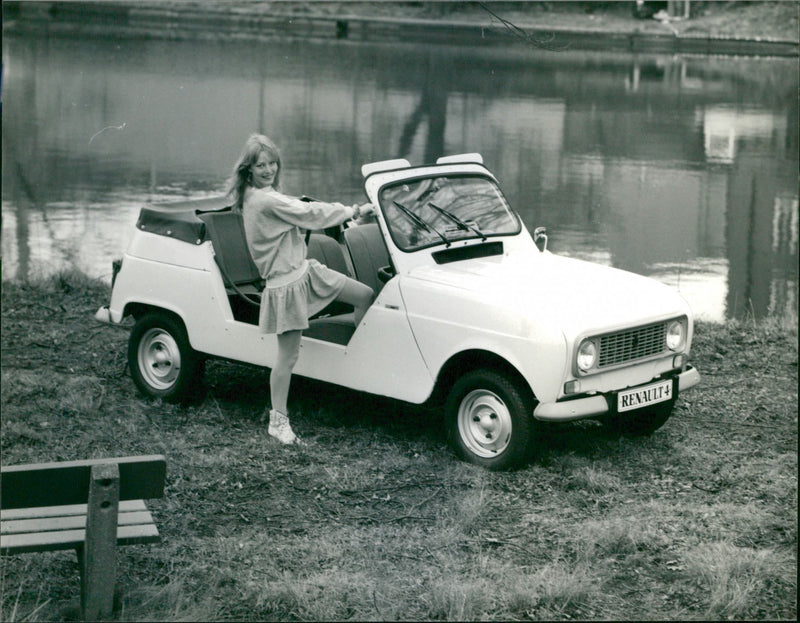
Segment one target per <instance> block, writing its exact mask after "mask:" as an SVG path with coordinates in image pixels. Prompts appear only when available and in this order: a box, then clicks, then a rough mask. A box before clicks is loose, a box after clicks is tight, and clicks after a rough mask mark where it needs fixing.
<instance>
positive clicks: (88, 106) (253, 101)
mask: <svg viewBox="0 0 800 623" xmlns="http://www.w3.org/2000/svg"><path fill="white" fill-rule="evenodd" d="M3 59H4V76H3V109H4V111H3V113H4V114H3V222H2V225H3V233H2V251H3V278H4V279H7V278H13V277H15V276H26V275H31V274H41V273H47V272H52V271H53V270H57V269H59V268H61V267H64V266H70V265H75V266H77V267H78V268H80V269H81V270H84V271H86V272H88V273H89V274H92V275H98V276H105V277H109V276H110V262H111V260H112V259H113V258H114V257H117V256H119V254H120V253H121V251H122V250H123V249H124V247H125V245H126V244H127V238H128V236H129V230H130V228H131V227H132V225H133V223H134V222H135V219H136V214H137V211H138V207H139V205H140V204H141V203H142V202H143V201H153V200H160V199H165V198H175V197H183V196H185V195H187V194H189V195H191V196H201V195H206V194H214V193H217V192H219V191H220V190H221V188H222V187H223V185H224V180H225V177H226V176H227V174H228V171H229V167H230V166H231V164H232V162H233V161H234V159H235V158H236V156H237V155H238V151H239V148H240V146H241V144H242V143H243V141H244V139H245V138H246V136H247V135H248V134H249V133H250V132H252V131H254V130H261V131H264V132H267V133H269V134H270V135H271V136H273V138H275V139H276V141H277V142H278V143H279V144H280V145H281V146H282V148H283V151H284V161H285V162H286V164H287V168H286V170H285V172H284V183H285V185H286V188H287V190H288V191H289V192H297V193H301V192H304V193H306V194H310V195H314V196H319V197H324V198H330V199H337V200H340V201H345V202H348V201H359V200H361V199H362V197H363V190H362V187H361V179H360V173H359V168H360V165H361V164H362V163H364V162H368V161H371V160H378V159H387V158H395V157H406V158H409V159H410V160H411V161H412V162H423V161H428V162H429V161H432V160H434V159H435V158H436V157H438V156H439V155H442V154H444V153H457V152H462V151H480V152H481V153H482V154H483V156H484V159H485V161H486V162H487V165H488V166H489V167H490V169H492V170H493V171H494V172H495V173H496V175H497V176H498V178H499V180H500V182H501V186H502V187H503V189H504V191H505V193H506V195H507V197H508V199H509V202H510V203H511V205H513V206H514V207H515V208H516V209H517V210H519V212H520V213H521V214H522V216H523V219H524V221H525V223H526V225H527V226H528V227H529V228H530V229H533V228H534V227H535V226H537V225H546V226H547V227H548V229H549V231H550V247H551V249H553V250H554V251H556V252H560V253H564V254H568V255H573V256H577V257H585V258H587V259H592V260H594V261H600V262H603V263H607V264H610V265H614V266H618V267H620V268H624V269H627V270H632V271H635V272H638V273H642V274H647V275H652V276H654V277H655V278H657V279H660V280H662V281H664V282H666V283H669V284H671V285H674V286H675V287H677V288H679V289H680V290H681V292H682V293H683V294H684V295H685V296H686V297H687V299H688V300H689V302H690V304H691V305H692V307H693V308H694V309H695V312H696V313H697V314H698V315H699V316H700V317H703V318H707V319H711V320H722V319H724V318H725V317H730V316H741V315H743V314H749V313H755V315H757V316H765V315H781V314H785V313H786V310H794V309H796V306H797V284H798V269H797V259H798V252H797V231H798V142H797V136H798V126H797V115H798V102H797V88H798V75H797V74H798V69H797V63H796V60H794V59H790V60H780V59H740V58H739V59H708V58H680V57H674V58H673V57H669V58H667V57H658V58H648V57H638V56H629V55H601V54H598V53H577V52H557V53H556V52H547V51H542V50H536V49H533V48H525V47H514V48H509V49H501V48H488V49H487V48H479V49H473V48H471V47H470V46H469V45H468V42H467V43H465V45H463V46H458V45H447V46H432V45H431V46H428V45H424V44H414V45H402V44H396V43H393V44H391V45H380V44H372V43H355V42H350V41H339V42H328V43H324V42H316V43H309V42H290V41H286V42H278V41H274V42H267V43H258V44H243V43H222V42H218V43H214V42H208V41H203V42H164V41H117V40H111V39H109V40H86V39H66V38H65V39H46V38H32V39H22V38H15V37H5V38H4V40H3Z"/></svg>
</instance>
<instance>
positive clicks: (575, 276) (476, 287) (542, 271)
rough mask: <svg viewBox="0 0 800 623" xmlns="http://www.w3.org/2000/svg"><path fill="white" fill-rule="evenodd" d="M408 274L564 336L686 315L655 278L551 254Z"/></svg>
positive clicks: (675, 296) (429, 268)
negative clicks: (551, 326) (550, 327)
mask: <svg viewBox="0 0 800 623" xmlns="http://www.w3.org/2000/svg"><path fill="white" fill-rule="evenodd" d="M409 277H411V278H414V279H420V280H423V281H428V282H434V283H437V284H440V285H443V286H449V287H453V288H458V289H461V290H465V291H467V292H465V293H464V294H465V295H466V296H467V297H468V298H471V299H480V300H481V301H483V302H484V303H486V302H487V301H489V302H490V303H491V305H493V306H496V307H498V308H502V309H503V310H504V311H505V312H506V313H508V312H509V311H512V310H516V311H518V312H519V313H521V314H523V315H525V316H526V317H527V318H528V320H529V321H530V322H537V321H538V322H547V323H554V324H556V325H557V326H560V327H561V329H562V331H564V333H565V336H567V337H576V336H577V335H579V334H582V333H583V334H585V333H589V332H594V331H603V330H614V329H616V328H620V327H624V326H631V325H635V324H641V323H643V322H650V321H652V320H655V319H659V318H665V317H668V316H677V315H680V314H685V313H688V307H687V305H686V302H685V301H684V300H683V298H682V297H681V296H680V295H679V294H678V293H677V292H676V291H675V290H674V289H673V288H671V287H669V286H666V285H664V284H662V283H660V282H658V281H655V280H654V279H650V278H649V277H643V276H641V275H636V274H634V273H630V272H627V271H624V270H619V269H616V268H611V267H608V266H602V265H600V264H595V263H592V262H586V261H583V260H576V259H572V258H566V257H562V256H558V255H554V254H552V253H549V252H546V253H539V252H538V251H537V252H535V253H533V254H530V255H529V254H522V255H517V256H499V257H491V258H482V259H471V260H467V261H462V262H453V263H449V264H443V265H427V266H421V267H417V268H416V269H414V270H413V271H412V272H411V274H410V275H409Z"/></svg>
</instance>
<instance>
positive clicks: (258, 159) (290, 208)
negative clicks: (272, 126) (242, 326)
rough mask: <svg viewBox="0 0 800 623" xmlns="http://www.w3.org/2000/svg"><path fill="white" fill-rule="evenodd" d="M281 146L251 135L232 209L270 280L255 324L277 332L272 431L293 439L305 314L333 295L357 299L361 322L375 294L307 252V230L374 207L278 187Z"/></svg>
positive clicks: (233, 185)
mask: <svg viewBox="0 0 800 623" xmlns="http://www.w3.org/2000/svg"><path fill="white" fill-rule="evenodd" d="M280 173H281V156H280V151H279V150H278V148H277V147H276V146H275V144H274V143H273V142H272V141H271V140H270V139H269V138H267V137H266V136H264V135H261V134H254V135H252V136H251V137H250V138H248V139H247V142H246V143H245V146H244V149H243V151H242V155H241V156H240V158H239V160H238V162H237V164H236V166H235V168H234V171H233V175H232V176H231V179H230V184H229V194H230V195H231V196H232V197H233V200H234V209H237V210H241V211H242V216H243V219H244V228H245V235H246V237H247V246H248V248H249V250H250V254H251V255H252V256H253V260H254V261H255V264H256V266H257V267H258V270H259V272H260V273H261V276H262V277H263V278H264V279H265V280H266V287H265V288H264V292H263V293H262V295H261V311H260V315H259V321H258V326H259V328H260V330H261V331H262V332H264V333H275V334H277V336H278V358H277V360H276V362H275V365H274V367H273V368H272V371H271V373H270V378H269V386H270V398H271V402H272V408H271V409H270V410H269V434H270V435H272V436H273V437H275V438H276V439H278V440H279V441H280V442H281V443H284V444H293V443H296V442H297V441H298V440H297V437H296V435H295V434H294V432H293V431H292V427H291V424H290V422H289V417H288V408H287V401H288V397H289V385H290V383H291V377H292V370H293V369H294V366H295V364H296V363H297V358H298V355H299V354H300V338H301V337H302V334H303V329H307V328H308V319H309V318H310V317H311V316H313V315H314V314H316V313H318V312H320V311H321V310H322V309H323V308H324V307H325V306H326V305H328V303H330V302H331V301H334V300H338V301H342V302H345V303H349V304H350V305H353V307H354V308H355V321H356V326H358V323H359V322H360V321H361V318H362V317H363V316H364V314H365V313H366V311H367V309H368V308H369V306H370V304H371V303H372V300H373V298H374V296H375V293H374V292H373V290H372V288H370V287H369V286H367V285H364V284H363V283H361V282H359V281H356V280H355V279H350V278H349V277H346V276H345V275H342V274H341V273H338V272H336V271H333V270H331V269H329V268H328V267H326V266H324V265H323V264H320V263H319V262H317V261H316V260H314V259H308V258H307V257H306V251H307V249H306V243H305V235H304V230H308V229H324V228H327V227H333V226H336V225H339V224H341V223H344V222H345V221H347V220H350V219H359V218H361V217H363V216H366V215H368V214H372V213H373V211H374V210H373V207H372V205H371V204H364V205H361V206H353V207H350V206H345V205H342V204H341V203H324V202H321V201H302V200H300V199H298V198H296V197H290V196H288V195H284V194H283V193H281V192H280V190H279V188H280V186H279V180H280Z"/></svg>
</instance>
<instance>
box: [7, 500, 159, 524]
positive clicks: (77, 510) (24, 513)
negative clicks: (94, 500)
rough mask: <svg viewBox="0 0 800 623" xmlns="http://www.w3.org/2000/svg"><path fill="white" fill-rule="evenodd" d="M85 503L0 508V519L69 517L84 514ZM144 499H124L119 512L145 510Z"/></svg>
mask: <svg viewBox="0 0 800 623" xmlns="http://www.w3.org/2000/svg"><path fill="white" fill-rule="evenodd" d="M87 506H88V505H87V504H68V505H66V506H37V507H34V508H12V509H9V510H0V520H2V521H14V520H19V519H37V518H43V517H69V516H70V515H86V509H87ZM146 510H147V505H146V504H145V503H144V500H124V501H122V502H120V503H119V512H120V513H122V512H134V511H146Z"/></svg>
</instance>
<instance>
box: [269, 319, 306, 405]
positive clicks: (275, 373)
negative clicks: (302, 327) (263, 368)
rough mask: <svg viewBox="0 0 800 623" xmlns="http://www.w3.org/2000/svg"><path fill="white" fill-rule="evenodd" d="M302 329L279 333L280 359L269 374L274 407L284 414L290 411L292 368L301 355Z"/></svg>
mask: <svg viewBox="0 0 800 623" xmlns="http://www.w3.org/2000/svg"><path fill="white" fill-rule="evenodd" d="M302 336H303V332H302V331H286V332H285V333H281V334H279V335H278V359H277V361H276V362H275V366H274V367H273V368H272V372H270V375H269V393H270V398H271V399H272V408H273V409H274V410H275V411H280V412H281V413H283V414H286V413H288V407H287V402H288V400H289V384H290V383H291V381H292V370H294V366H295V364H296V363H297V358H298V356H299V355H300V338H301V337H302Z"/></svg>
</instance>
